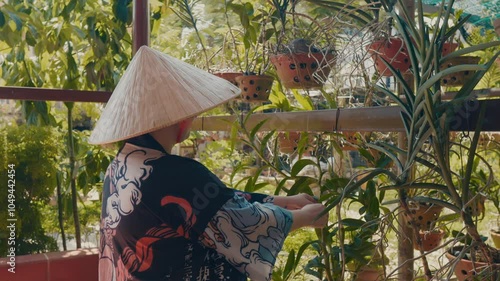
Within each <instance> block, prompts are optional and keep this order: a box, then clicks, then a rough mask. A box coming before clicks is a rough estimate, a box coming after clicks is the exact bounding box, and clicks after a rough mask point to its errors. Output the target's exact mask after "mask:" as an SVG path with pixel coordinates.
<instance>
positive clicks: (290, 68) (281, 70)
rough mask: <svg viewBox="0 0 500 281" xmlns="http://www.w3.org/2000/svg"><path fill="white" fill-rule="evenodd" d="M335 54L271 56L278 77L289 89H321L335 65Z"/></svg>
mask: <svg viewBox="0 0 500 281" xmlns="http://www.w3.org/2000/svg"><path fill="white" fill-rule="evenodd" d="M334 58H335V56H334V55H333V54H326V55H325V54H323V53H292V54H280V55H275V56H271V58H270V59H271V63H272V64H273V65H274V67H276V72H277V74H278V77H279V79H280V81H281V83H282V84H283V86H285V88H288V89H311V88H321V87H323V84H324V83H325V81H326V80H327V79H328V75H329V74H330V71H331V68H332V66H333V65H334Z"/></svg>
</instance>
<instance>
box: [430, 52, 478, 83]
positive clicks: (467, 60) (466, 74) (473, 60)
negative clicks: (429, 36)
mask: <svg viewBox="0 0 500 281" xmlns="http://www.w3.org/2000/svg"><path fill="white" fill-rule="evenodd" d="M479 60H480V58H479V57H473V56H461V57H454V58H452V59H449V60H446V61H445V62H444V63H443V64H441V66H440V70H444V69H447V68H450V67H452V66H457V65H463V64H478V63H479ZM474 73H476V71H473V70H464V71H459V72H456V73H452V74H450V75H447V76H445V77H443V78H442V79H441V85H443V86H461V85H464V83H465V82H467V80H469V79H470V78H471V77H472V76H473V75H474Z"/></svg>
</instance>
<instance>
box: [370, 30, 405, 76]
mask: <svg viewBox="0 0 500 281" xmlns="http://www.w3.org/2000/svg"><path fill="white" fill-rule="evenodd" d="M367 49H368V52H369V53H370V54H371V56H372V59H373V61H374V62H375V68H376V69H377V71H378V73H379V74H380V76H392V72H391V71H390V70H389V69H388V68H387V66H386V65H385V63H384V61H383V60H382V59H385V60H386V61H387V62H389V63H390V64H391V65H392V66H393V67H394V68H395V69H396V70H399V71H400V72H401V73H404V72H406V71H408V69H409V68H410V65H411V62H410V57H409V56H408V52H407V50H406V46H405V45H404V41H403V40H402V39H400V38H397V37H391V38H388V39H382V40H376V41H374V42H373V43H371V44H370V45H368V47H367Z"/></svg>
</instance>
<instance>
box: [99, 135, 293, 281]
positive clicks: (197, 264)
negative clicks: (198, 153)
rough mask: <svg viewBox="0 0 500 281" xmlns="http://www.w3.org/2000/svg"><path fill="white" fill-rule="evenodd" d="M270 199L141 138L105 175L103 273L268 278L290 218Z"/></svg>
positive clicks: (106, 278) (119, 279)
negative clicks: (233, 186) (236, 187)
mask: <svg viewBox="0 0 500 281" xmlns="http://www.w3.org/2000/svg"><path fill="white" fill-rule="evenodd" d="M272 199H273V198H272V197H268V196H265V195H261V194H251V193H241V192H238V191H235V190H233V189H229V188H227V187H226V186H225V185H224V184H223V183H222V182H221V181H220V180H219V179H218V178H217V177H216V176H215V175H214V174H213V173H211V172H210V171H209V170H208V169H207V168H205V167H204V166H203V165H202V164H201V163H199V162H197V161H194V160H192V159H189V158H184V157H179V156H175V155H170V154H168V153H166V152H165V151H164V150H163V148H162V147H161V145H159V144H158V143H157V142H156V141H155V140H154V139H153V138H152V137H151V136H149V135H144V136H141V137H139V138H135V139H133V140H131V141H129V142H127V143H125V145H124V146H123V147H122V148H121V149H120V151H119V152H118V154H117V156H116V158H115V159H114V160H113V162H112V163H111V164H110V166H109V168H108V170H107V172H106V175H105V180H104V186H103V196H102V200H103V204H102V213H101V231H100V235H101V238H100V248H99V251H100V255H99V280H100V281H115V280H116V281H123V280H246V279H247V277H248V278H250V279H252V280H270V279H271V273H272V268H273V266H274V263H275V260H276V255H277V254H278V253H279V251H280V250H281V247H282V246H283V242H284V239H285V237H286V236H287V234H288V232H289V231H290V227H291V224H292V216H291V213H290V212H289V211H287V210H285V209H282V208H280V207H277V206H275V205H273V204H272Z"/></svg>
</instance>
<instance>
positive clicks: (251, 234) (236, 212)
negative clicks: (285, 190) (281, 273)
mask: <svg viewBox="0 0 500 281" xmlns="http://www.w3.org/2000/svg"><path fill="white" fill-rule="evenodd" d="M291 226H292V214H291V213H290V211H288V210H285V209H282V208H280V207H278V206H275V205H273V204H261V203H258V202H255V203H250V202H248V201H247V200H246V199H245V198H244V197H241V196H238V195H235V196H234V197H233V198H232V199H230V200H229V201H228V202H227V203H226V204H225V205H224V206H223V207H222V208H221V209H220V210H219V211H218V212H217V213H216V215H215V216H214V217H213V218H212V220H211V221H210V222H209V224H208V226H207V228H206V229H205V232H204V233H203V235H202V236H201V237H200V242H201V243H202V244H203V245H204V246H205V247H210V248H213V249H215V250H216V251H217V252H218V253H219V254H220V255H222V256H224V257H225V259H226V260H227V261H228V262H229V263H230V264H231V265H232V266H233V267H234V268H236V269H237V270H238V271H240V272H241V273H244V274H246V276H247V277H248V278H250V279H251V280H257V281H261V280H271V274H272V270H273V266H274V263H275V262H276V256H277V255H278V253H279V251H280V250H281V248H282V247H283V242H284V240H285V238H286V236H287V235H288V232H289V231H290V228H291Z"/></svg>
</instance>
